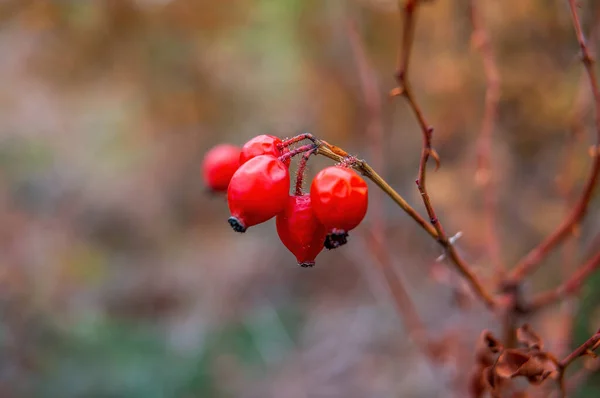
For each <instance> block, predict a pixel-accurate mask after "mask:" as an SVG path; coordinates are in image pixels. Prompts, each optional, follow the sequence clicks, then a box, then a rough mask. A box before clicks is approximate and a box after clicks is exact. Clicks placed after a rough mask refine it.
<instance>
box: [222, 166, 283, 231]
mask: <svg viewBox="0 0 600 398" xmlns="http://www.w3.org/2000/svg"><path fill="white" fill-rule="evenodd" d="M289 191H290V172H289V170H288V168H287V166H286V165H285V164H283V162H282V161H280V160H279V159H277V158H275V157H273V156H269V155H261V156H257V157H255V158H252V159H250V160H248V161H247V162H246V163H244V164H243V165H241V166H240V167H239V169H238V170H237V171H236V172H235V174H234V175H233V177H232V178H231V182H230V183H229V189H228V191H227V200H228V204H229V211H230V213H231V217H230V218H229V224H230V225H231V227H232V228H233V229H234V230H235V231H237V232H245V231H246V229H247V228H249V227H251V226H253V225H256V224H260V223H262V222H265V221H267V220H269V219H270V218H273V217H275V215H277V213H280V212H281V211H283V209H284V207H285V205H286V201H287V198H288V195H289Z"/></svg>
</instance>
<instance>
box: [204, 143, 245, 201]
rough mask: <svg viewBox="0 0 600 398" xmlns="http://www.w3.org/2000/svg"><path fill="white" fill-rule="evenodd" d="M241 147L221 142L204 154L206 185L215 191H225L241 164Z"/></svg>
mask: <svg viewBox="0 0 600 398" xmlns="http://www.w3.org/2000/svg"><path fill="white" fill-rule="evenodd" d="M240 151H241V150H240V148H238V147H236V146H233V145H229V144H220V145H217V146H215V147H213V148H212V149H211V150H210V151H208V152H207V153H206V155H204V160H203V161H202V176H203V178H204V183H205V184H206V186H207V187H208V188H209V189H210V190H212V191H214V192H225V191H227V186H228V185H229V181H230V180H231V177H232V176H233V173H235V171H236V170H237V169H238V167H239V166H240Z"/></svg>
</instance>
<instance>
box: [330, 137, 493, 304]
mask: <svg viewBox="0 0 600 398" xmlns="http://www.w3.org/2000/svg"><path fill="white" fill-rule="evenodd" d="M318 153H319V154H321V155H323V156H326V157H328V158H330V159H332V160H334V161H336V162H341V161H343V160H344V159H345V158H346V157H347V156H348V154H347V153H346V152H345V151H343V150H342V149H340V148H338V147H335V146H333V145H330V144H327V143H326V142H323V141H320V145H319V149H318ZM352 167H354V168H355V169H356V170H358V171H360V172H361V173H362V174H363V175H364V176H366V177H367V178H368V179H370V180H371V181H373V182H374V183H375V184H376V185H377V186H378V187H379V188H380V189H381V190H383V192H385V193H386V194H387V195H388V196H389V197H390V198H392V200H394V202H396V203H397V204H398V205H399V206H400V207H401V208H402V210H404V211H405V212H406V213H407V214H408V215H409V216H411V217H412V219H413V220H415V221H416V222H417V223H418V224H419V225H420V226H421V227H422V228H423V229H424V230H425V231H426V232H427V233H429V235H431V236H432V237H433V238H436V239H437V241H438V242H439V243H440V245H441V246H442V247H443V248H444V249H445V250H446V252H447V256H448V257H449V258H450V260H451V261H452V263H453V264H455V266H456V268H457V269H458V271H459V272H460V274H461V275H462V276H463V277H464V278H465V279H467V281H468V282H469V285H471V288H472V289H473V290H474V291H475V293H476V294H477V295H478V296H479V297H480V298H481V299H482V300H483V302H484V303H485V305H486V306H487V307H488V308H494V307H495V305H496V303H495V301H494V298H493V297H492V295H491V294H490V293H489V292H488V291H487V289H486V288H485V287H484V286H483V284H482V283H481V281H479V279H478V278H477V275H475V273H474V272H473V271H472V270H471V267H470V266H469V265H468V264H467V263H466V262H465V261H464V260H463V259H462V258H461V257H460V255H459V254H458V252H457V251H456V249H455V247H454V245H452V244H451V243H450V241H449V239H448V238H447V237H444V238H439V235H438V233H437V231H436V228H434V227H433V226H432V225H431V224H429V223H428V222H427V221H425V220H424V219H423V218H422V217H421V216H420V215H419V214H418V213H417V212H416V211H415V210H414V209H413V208H412V207H411V206H410V205H409V204H408V203H407V202H406V200H404V198H403V197H402V196H401V195H400V194H398V193H397V192H396V191H395V190H394V189H393V188H392V187H390V186H389V184H388V183H387V182H386V181H385V180H384V179H383V178H381V176H379V174H377V172H375V170H373V169H372V168H371V166H369V165H368V164H367V163H366V162H365V161H363V160H358V159H357V160H356V161H354V162H352ZM444 236H445V235H444Z"/></svg>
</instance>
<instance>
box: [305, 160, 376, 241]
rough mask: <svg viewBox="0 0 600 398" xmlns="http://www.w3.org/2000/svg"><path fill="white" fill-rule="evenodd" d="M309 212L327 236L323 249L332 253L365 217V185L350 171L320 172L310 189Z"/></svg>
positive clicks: (366, 191) (366, 199)
mask: <svg viewBox="0 0 600 398" xmlns="http://www.w3.org/2000/svg"><path fill="white" fill-rule="evenodd" d="M310 196H311V199H312V204H313V210H314V212H315V215H316V216H317V218H318V219H319V221H320V222H321V223H322V224H323V225H325V227H326V228H327V231H328V232H329V234H328V236H327V240H326V241H325V243H324V245H325V247H327V248H328V249H334V248H336V247H339V246H341V245H343V244H345V243H346V241H347V238H348V231H350V230H352V229H354V228H356V227H357V226H358V224H360V222H361V221H362V220H363V218H364V217H365V214H366V213H367V207H368V199H369V197H368V187H367V183H366V182H365V181H364V180H363V179H362V178H361V177H360V176H359V175H358V174H357V173H356V172H355V171H354V170H352V169H350V168H347V167H339V166H332V167H327V168H325V169H323V170H321V171H320V172H319V173H317V175H316V176H315V178H314V179H313V181H312V184H311V187H310Z"/></svg>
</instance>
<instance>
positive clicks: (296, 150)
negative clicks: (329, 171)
mask: <svg viewBox="0 0 600 398" xmlns="http://www.w3.org/2000/svg"><path fill="white" fill-rule="evenodd" d="M317 148H318V146H317V145H316V144H306V145H302V146H299V147H298V148H294V149H292V150H291V151H289V152H287V153H284V154H283V155H281V156H280V157H279V160H281V161H282V162H285V161H286V160H288V159H290V158H292V157H294V156H296V155H299V154H301V153H304V152H307V151H311V150H315V149H317Z"/></svg>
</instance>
